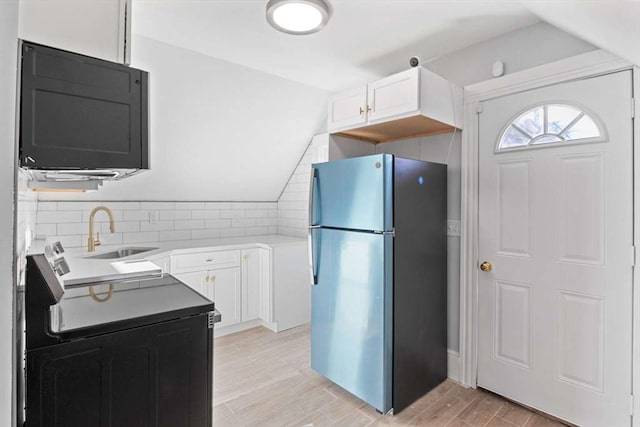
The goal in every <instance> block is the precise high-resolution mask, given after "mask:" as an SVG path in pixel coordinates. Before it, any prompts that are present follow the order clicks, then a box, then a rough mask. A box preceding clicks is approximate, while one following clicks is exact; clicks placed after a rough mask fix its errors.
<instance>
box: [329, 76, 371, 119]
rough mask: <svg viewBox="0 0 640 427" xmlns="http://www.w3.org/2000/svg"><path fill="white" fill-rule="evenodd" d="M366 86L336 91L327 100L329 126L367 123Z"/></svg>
mask: <svg viewBox="0 0 640 427" xmlns="http://www.w3.org/2000/svg"><path fill="white" fill-rule="evenodd" d="M366 107H367V87H366V86H362V87H359V88H357V89H352V90H349V91H346V92H341V93H338V94H336V95H334V96H332V97H331V99H330V100H329V115H328V117H329V127H330V129H332V128H344V127H353V126H358V125H363V124H365V123H367V115H366Z"/></svg>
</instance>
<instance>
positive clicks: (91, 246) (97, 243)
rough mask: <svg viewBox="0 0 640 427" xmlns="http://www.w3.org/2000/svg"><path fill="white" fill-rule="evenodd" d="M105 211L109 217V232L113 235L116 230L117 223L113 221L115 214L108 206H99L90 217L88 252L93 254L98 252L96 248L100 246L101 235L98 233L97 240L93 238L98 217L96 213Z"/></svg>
mask: <svg viewBox="0 0 640 427" xmlns="http://www.w3.org/2000/svg"><path fill="white" fill-rule="evenodd" d="M98 211H105V212H106V213H107V214H108V215H109V230H111V232H112V233H113V232H114V231H115V230H116V226H115V223H114V221H113V212H111V209H109V208H108V207H106V206H98V207H97V208H95V209H94V210H92V211H91V215H89V242H88V244H87V252H93V251H95V250H96V246H100V233H98V237H97V238H96V239H94V238H93V221H94V219H95V216H96V212H98Z"/></svg>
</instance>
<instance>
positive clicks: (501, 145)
mask: <svg viewBox="0 0 640 427" xmlns="http://www.w3.org/2000/svg"><path fill="white" fill-rule="evenodd" d="M599 123H600V122H599V120H597V119H596V118H595V117H593V116H592V115H590V114H589V113H587V112H585V111H583V110H582V109H580V108H578V107H575V106H573V105H568V104H544V105H538V106H536V107H534V108H531V109H530V110H527V111H525V112H524V113H522V114H520V115H519V116H518V117H516V118H515V119H514V120H513V121H512V122H511V123H509V125H508V126H507V127H506V128H505V129H504V131H502V134H501V135H500V138H499V139H498V145H497V150H496V151H505V150H511V149H517V148H534V147H540V146H547V145H548V144H550V145H555V144H557V143H561V144H564V143H574V142H601V141H604V140H605V139H606V138H605V135H606V133H605V130H604V128H603V126H601V125H599Z"/></svg>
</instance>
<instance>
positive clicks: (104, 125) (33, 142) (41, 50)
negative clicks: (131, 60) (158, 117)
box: [20, 42, 149, 169]
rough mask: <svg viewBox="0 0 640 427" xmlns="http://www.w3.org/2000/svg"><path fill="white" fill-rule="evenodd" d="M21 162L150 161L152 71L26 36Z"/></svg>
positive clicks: (100, 165) (109, 164) (39, 165)
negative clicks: (38, 41)
mask: <svg viewBox="0 0 640 427" xmlns="http://www.w3.org/2000/svg"><path fill="white" fill-rule="evenodd" d="M21 49H22V68H21V96H20V165H21V166H22V167H26V168H32V169H104V168H109V169H111V168H112V169H116V168H117V169H147V168H148V167H149V165H148V162H149V155H148V73H147V72H145V71H141V70H138V69H135V68H131V67H127V66H124V65H122V64H117V63H114V62H109V61H104V60H100V59H95V58H91V57H88V56H84V55H78V54H75V53H70V52H66V51H62V50H58V49H53V48H49V47H46V46H41V45H37V44H32V43H28V42H23V43H22V47H21Z"/></svg>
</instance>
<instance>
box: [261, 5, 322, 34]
mask: <svg viewBox="0 0 640 427" xmlns="http://www.w3.org/2000/svg"><path fill="white" fill-rule="evenodd" d="M267 21H268V22H269V24H271V26H272V27H273V28H275V29H276V30H278V31H282V32H283V33H287V34H297V35H304V34H312V33H315V32H317V31H320V30H321V29H322V28H323V27H324V26H325V25H326V24H327V22H328V21H329V6H328V5H327V3H325V2H324V1H323V0H269V3H267Z"/></svg>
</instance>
